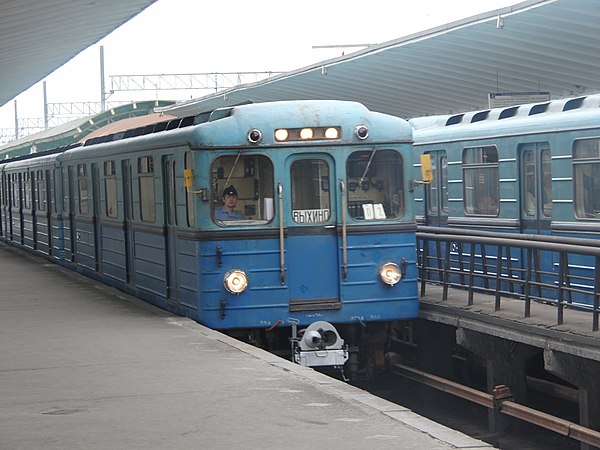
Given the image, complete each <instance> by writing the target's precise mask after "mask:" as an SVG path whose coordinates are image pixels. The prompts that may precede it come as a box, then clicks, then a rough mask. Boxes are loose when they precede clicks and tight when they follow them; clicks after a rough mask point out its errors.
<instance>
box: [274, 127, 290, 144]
mask: <svg viewBox="0 0 600 450" xmlns="http://www.w3.org/2000/svg"><path fill="white" fill-rule="evenodd" d="M288 136H289V133H288V130H286V129H285V128H280V129H278V130H275V140H276V141H286V140H287V138H288Z"/></svg>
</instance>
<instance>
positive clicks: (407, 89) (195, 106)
mask: <svg viewBox="0 0 600 450" xmlns="http://www.w3.org/2000/svg"><path fill="white" fill-rule="evenodd" d="M599 24H600V1H598V0H529V1H524V2H521V3H518V4H516V5H513V6H511V7H506V8H502V9H498V10H495V11H490V12H488V13H485V14H480V15H477V16H473V17H469V18H466V19H463V20H460V21H457V22H453V23H450V24H447V25H444V26H440V27H437V28H434V29H430V30H427V31H423V32H420V33H417V34H413V35H410V36H405V37H401V38H399V39H396V40H393V41H389V42H385V43H383V44H379V45H376V46H371V47H368V48H366V49H364V50H361V51H358V52H355V53H352V54H348V55H346V56H343V57H339V58H336V59H330V60H327V61H322V62H320V63H318V64H314V65H311V66H308V67H303V68H300V69H298V70H295V71H292V72H289V73H286V74H283V75H279V76H274V77H272V78H269V79H268V80H266V81H261V82H257V83H254V84H248V85H244V86H238V87H235V88H232V89H229V90H227V91H221V92H219V93H215V94H212V95H208V96H206V97H202V98H199V99H196V100H192V101H188V102H186V103H184V104H180V105H178V106H175V107H173V108H169V110H168V113H169V114H176V115H178V116H185V115H192V114H196V113H198V112H203V111H207V110H211V109H215V108H219V107H226V106H230V105H235V104H240V103H245V102H249V101H250V102H264V101H276V100H289V99H338V100H355V101H359V102H362V103H364V104H365V105H366V106H367V107H369V108H370V109H373V110H376V111H380V112H384V113H389V114H393V115H397V116H400V117H405V118H411V117H418V116H425V115H432V114H449V113H454V112H463V111H471V110H478V109H485V108H487V107H488V104H489V98H490V94H496V93H499V94H503V95H501V96H497V97H496V98H495V100H496V101H510V100H511V98H510V97H511V94H516V95H514V96H513V98H512V100H514V99H515V98H516V99H518V101H519V102H523V103H529V102H530V101H537V99H544V98H545V96H547V97H548V98H550V99H557V98H565V97H573V96H579V95H587V94H591V93H597V92H600V57H599V52H600V50H599V49H600V26H599ZM496 106H500V105H496Z"/></svg>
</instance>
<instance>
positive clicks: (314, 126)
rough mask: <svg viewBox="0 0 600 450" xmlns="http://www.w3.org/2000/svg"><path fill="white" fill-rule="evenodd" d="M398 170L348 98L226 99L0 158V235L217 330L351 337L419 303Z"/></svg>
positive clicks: (396, 159)
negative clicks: (328, 331) (330, 328)
mask: <svg viewBox="0 0 600 450" xmlns="http://www.w3.org/2000/svg"><path fill="white" fill-rule="evenodd" d="M130 135H131V136H130ZM412 166H413V162H412V128H411V127H410V126H409V125H408V123H407V122H406V121H404V120H401V119H398V118H395V117H391V116H386V115H382V114H378V113H373V112H370V111H368V110H367V109H366V108H365V107H364V106H362V105H360V104H357V103H352V102H337V101H298V102H276V103H264V104H254V105H243V106H236V107H232V108H225V109H222V110H216V111H214V112H211V113H205V114H200V115H198V116H196V117H191V118H185V119H182V120H177V121H172V122H168V123H167V122H165V123H162V124H157V125H156V126H154V127H153V128H146V129H138V130H133V131H128V132H125V133H120V134H118V135H110V136H105V137H102V138H96V139H94V140H92V141H88V142H86V143H85V145H83V146H78V147H74V148H68V149H58V150H56V151H54V152H52V153H49V154H43V155H31V156H30V157H27V158H21V159H19V160H15V161H6V162H3V163H2V164H0V172H1V174H2V191H1V194H2V198H1V199H0V200H1V201H0V203H1V232H2V239H4V240H5V241H7V242H10V243H12V244H14V245H18V246H21V247H24V248H26V249H28V250H31V251H33V252H36V253H39V254H42V255H44V256H46V257H47V258H49V259H51V260H53V261H55V262H57V263H59V264H63V265H65V266H67V267H70V268H73V269H75V270H77V271H79V272H81V273H83V274H85V275H88V276H91V277H94V278H97V279H99V280H102V281H103V282H105V283H108V284H110V285H112V286H115V287H117V288H119V289H121V290H123V291H126V292H130V293H132V294H135V295H136V296H138V297H140V298H143V299H145V300H147V301H148V302H151V303H153V304H155V305H157V306H159V307H161V308H164V309H166V310H169V311H172V312H174V313H176V314H180V315H184V316H188V317H190V318H193V319H195V320H197V321H198V322H200V323H202V324H205V325H207V326H209V327H211V328H215V329H220V330H230V332H231V333H232V334H235V333H240V334H243V333H247V332H248V330H251V332H252V333H257V332H259V333H263V334H264V333H265V330H270V331H273V330H278V329H282V328H287V329H288V331H289V330H290V327H292V329H293V331H294V333H295V332H296V327H299V328H302V327H309V326H310V325H311V324H313V323H315V322H318V323H320V324H322V323H331V324H335V325H336V326H338V327H342V328H345V329H346V331H347V332H348V333H349V334H350V335H351V336H358V335H361V334H363V333H364V330H365V329H366V330H369V327H373V328H380V327H381V328H389V326H390V323H393V322H394V321H399V320H403V319H410V318H414V317H416V316H417V313H418V300H417V288H416V279H417V273H416V251H415V230H416V223H415V218H414V209H413V198H412V193H411V192H410V189H409V178H410V177H409V175H410V172H411V171H412ZM230 187H233V188H234V191H235V194H236V195H231V196H230V197H235V200H236V201H237V203H236V205H235V210H236V212H235V213H234V212H232V211H230V210H227V214H225V213H224V212H223V211H221V210H220V208H222V207H223V206H224V205H223V204H222V202H224V203H226V201H228V197H227V196H225V195H222V193H224V192H229V188H230ZM232 192H233V191H232ZM232 201H233V200H232ZM224 214H225V215H224ZM224 217H225V218H226V219H227V220H223V218H224ZM229 219H232V220H229ZM320 327H321V328H319V329H321V330H322V329H323V325H320ZM325 328H327V327H325ZM311 332H312V331H311ZM263 338H264V336H263ZM298 340H300V338H298ZM315 342H316V341H315ZM309 347H310V345H309ZM323 347H324V345H316V344H315V346H314V348H312V350H319V349H321V350H322V349H323ZM336 361H337V362H336V363H335V364H333V365H336V364H337V365H339V364H338V363H339V361H338V360H336ZM343 361H345V359H344V360H343ZM309 365H312V364H309ZM323 365H325V364H323Z"/></svg>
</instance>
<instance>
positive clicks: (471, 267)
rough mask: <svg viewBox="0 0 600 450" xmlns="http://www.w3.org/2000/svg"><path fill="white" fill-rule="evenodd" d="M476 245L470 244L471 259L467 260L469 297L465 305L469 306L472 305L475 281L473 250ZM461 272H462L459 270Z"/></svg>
mask: <svg viewBox="0 0 600 450" xmlns="http://www.w3.org/2000/svg"><path fill="white" fill-rule="evenodd" d="M476 246H477V244H475V243H474V242H471V257H470V258H469V286H468V289H469V296H468V300H467V305H469V306H471V305H472V304H473V284H474V281H475V250H476ZM461 272H462V270H461Z"/></svg>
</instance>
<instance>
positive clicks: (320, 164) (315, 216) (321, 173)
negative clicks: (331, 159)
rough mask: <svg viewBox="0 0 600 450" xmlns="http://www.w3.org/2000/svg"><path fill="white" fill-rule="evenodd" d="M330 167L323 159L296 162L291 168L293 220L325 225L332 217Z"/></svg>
mask: <svg viewBox="0 0 600 450" xmlns="http://www.w3.org/2000/svg"><path fill="white" fill-rule="evenodd" d="M329 180H330V177H329V165H328V164H327V162H326V161H324V160H322V159H302V160H298V161H294V163H293V164H292V167H291V181H292V219H293V220H294V222H296V223H324V222H327V221H328V220H329V218H330V217H331V203H330V202H331V199H330V194H329V191H330V186H329Z"/></svg>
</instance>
